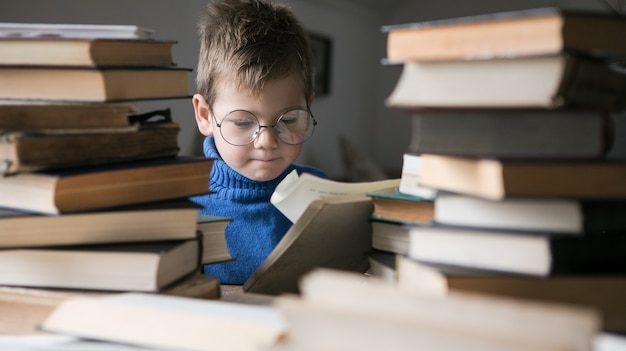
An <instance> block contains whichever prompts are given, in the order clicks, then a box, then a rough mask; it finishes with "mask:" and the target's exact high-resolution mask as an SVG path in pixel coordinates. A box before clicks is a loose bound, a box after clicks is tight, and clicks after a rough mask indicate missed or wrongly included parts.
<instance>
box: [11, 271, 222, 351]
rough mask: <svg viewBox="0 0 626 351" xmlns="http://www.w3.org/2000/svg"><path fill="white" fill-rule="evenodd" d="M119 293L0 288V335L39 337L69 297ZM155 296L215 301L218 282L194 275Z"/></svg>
mask: <svg viewBox="0 0 626 351" xmlns="http://www.w3.org/2000/svg"><path fill="white" fill-rule="evenodd" d="M119 293H123V292H118V291H110V290H107V291H104V290H81V289H52V288H30V287H17V286H1V287H0V309H1V310H2V314H1V315H0V335H32V334H37V335H42V331H41V330H40V328H39V326H40V325H41V323H43V321H44V320H45V319H46V318H47V317H48V316H49V315H50V313H52V311H54V309H55V308H56V307H57V306H58V305H59V304H60V303H61V302H63V301H65V300H67V299H69V298H72V297H80V296H86V297H95V296H105V295H111V294H119ZM155 293H156V294H161V295H171V296H183V297H192V298H197V299H218V298H220V283H219V280H217V278H215V277H213V276H210V275H206V274H203V273H201V272H197V273H194V274H192V275H190V276H187V277H184V278H183V279H181V280H179V281H176V282H174V283H173V284H171V285H170V286H167V287H165V288H163V289H161V290H159V291H157V292H155ZM1 346H2V342H1V340H0V347H1ZM60 350H61V349H59V351H60Z"/></svg>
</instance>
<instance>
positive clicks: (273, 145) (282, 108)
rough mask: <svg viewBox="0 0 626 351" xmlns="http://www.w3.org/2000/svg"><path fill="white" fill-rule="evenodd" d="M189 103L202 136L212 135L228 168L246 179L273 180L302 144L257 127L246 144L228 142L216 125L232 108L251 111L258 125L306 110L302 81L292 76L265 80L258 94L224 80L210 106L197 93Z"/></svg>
mask: <svg viewBox="0 0 626 351" xmlns="http://www.w3.org/2000/svg"><path fill="white" fill-rule="evenodd" d="M309 102H312V101H309ZM193 104H194V109H195V112H196V122H197V123H198V129H199V130H200V132H201V133H202V134H204V135H206V136H209V135H213V136H214V137H215V144H216V146H217V150H218V151H219V153H220V156H222V158H223V159H224V161H225V162H226V163H227V164H228V165H229V166H230V167H231V168H232V169H234V170H235V171H237V172H238V173H239V174H241V175H243V176H245V177H247V178H250V179H253V180H256V181H267V180H272V179H275V178H276V177H278V176H279V175H280V174H281V173H282V172H283V171H284V170H285V169H287V167H288V166H289V165H290V164H292V163H293V162H294V161H295V160H296V158H297V157H298V155H299V154H300V151H301V150H302V144H299V145H290V144H286V143H284V142H283V141H281V140H280V139H279V138H278V137H277V135H276V130H275V129H274V128H261V132H260V134H259V135H258V136H257V138H256V139H255V140H254V141H253V142H252V143H250V144H247V145H243V146H235V145H231V144H229V143H228V142H226V141H225V140H224V138H223V137H222V134H221V133H220V128H219V127H218V126H217V123H220V122H221V121H222V119H223V118H224V116H226V115H227V114H228V113H229V112H231V111H234V110H246V111H249V112H251V113H253V114H254V115H255V116H256V117H257V118H258V120H259V123H260V125H262V126H272V125H274V124H275V123H276V120H277V119H278V118H279V117H280V116H281V115H282V114H283V113H284V112H286V111H288V110H292V109H304V110H306V109H307V107H308V106H307V100H306V99H305V96H304V90H303V87H302V81H301V80H300V79H299V78H298V77H297V76H296V75H291V76H289V77H287V78H281V79H276V80H273V81H270V82H268V83H267V84H266V85H265V87H264V89H263V90H262V92H261V93H260V94H259V95H254V94H252V93H251V92H250V91H248V90H238V89H237V86H236V85H235V84H234V83H232V82H230V81H228V82H226V83H225V84H222V86H221V87H220V89H219V90H218V92H217V96H216V99H215V103H214V104H213V106H208V104H207V102H206V101H205V100H204V98H203V97H202V96H200V95H194V97H193ZM216 121H217V123H216Z"/></svg>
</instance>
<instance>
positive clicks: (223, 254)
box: [196, 214, 233, 264]
mask: <svg viewBox="0 0 626 351" xmlns="http://www.w3.org/2000/svg"><path fill="white" fill-rule="evenodd" d="M232 221H233V219H232V218H230V217H221V216H210V215H204V214H198V217H197V225H196V227H197V229H198V231H199V232H200V233H199V235H200V242H201V243H202V252H201V255H200V263H202V264H208V263H215V262H222V261H229V260H232V259H233V257H232V256H231V255H230V252H229V251H228V246H227V244H226V226H227V225H228V223H230V222H232Z"/></svg>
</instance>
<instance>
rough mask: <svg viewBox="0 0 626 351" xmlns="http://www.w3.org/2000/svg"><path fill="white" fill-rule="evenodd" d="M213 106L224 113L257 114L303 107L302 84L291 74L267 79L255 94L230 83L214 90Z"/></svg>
mask: <svg viewBox="0 0 626 351" xmlns="http://www.w3.org/2000/svg"><path fill="white" fill-rule="evenodd" d="M213 105H214V108H215V109H216V110H220V111H223V112H225V111H226V110H228V111H232V110H237V109H242V110H249V111H250V112H253V113H259V114H266V113H276V112H280V111H284V110H285V109H288V108H306V98H305V94H304V83H303V82H302V79H300V77H299V76H297V75H295V74H292V75H289V76H286V77H282V78H277V79H272V80H269V81H268V82H266V83H265V84H264V85H263V87H262V88H261V89H259V90H258V91H254V90H252V89H251V88H249V87H242V86H240V85H239V84H237V83H236V82H234V81H232V80H229V81H225V82H223V84H221V86H220V88H219V89H218V90H217V94H216V98H215V101H214V103H213Z"/></svg>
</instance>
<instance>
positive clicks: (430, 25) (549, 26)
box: [382, 7, 626, 62]
mask: <svg viewBox="0 0 626 351" xmlns="http://www.w3.org/2000/svg"><path fill="white" fill-rule="evenodd" d="M625 30H626V21H624V18H623V17H621V16H618V15H617V14H612V13H605V12H599V11H597V12H592V11H576V10H573V9H562V8H557V7H546V8H531V9H524V10H515V11H503V12H495V13H487V14H481V15H474V16H464V17H454V18H445V19H438V20H430V21H421V22H413V23H404V24H396V25H388V26H384V27H383V28H382V31H383V33H385V34H386V35H387V57H386V59H387V60H388V61H390V62H402V61H406V60H450V59H453V60H454V59H492V58H499V57H524V56H532V55H545V54H557V53H561V52H564V51H575V52H580V53H583V54H585V55H590V56H595V57H599V58H608V59H619V58H622V57H624V56H626V46H625V45H624V42H623V41H622V40H621V39H620V38H621V37H620V33H623V32H624V31H625Z"/></svg>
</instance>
